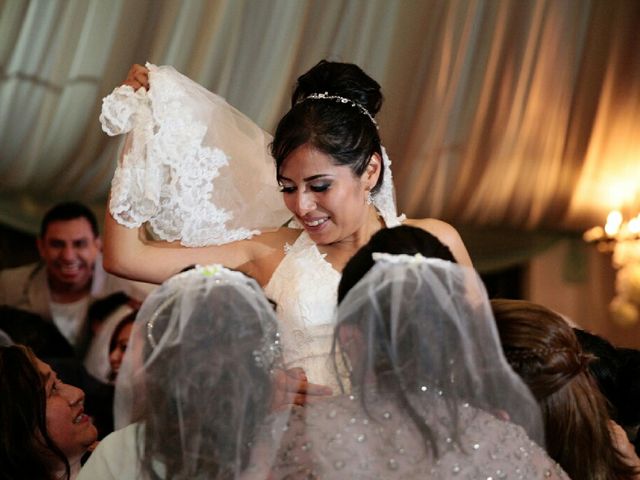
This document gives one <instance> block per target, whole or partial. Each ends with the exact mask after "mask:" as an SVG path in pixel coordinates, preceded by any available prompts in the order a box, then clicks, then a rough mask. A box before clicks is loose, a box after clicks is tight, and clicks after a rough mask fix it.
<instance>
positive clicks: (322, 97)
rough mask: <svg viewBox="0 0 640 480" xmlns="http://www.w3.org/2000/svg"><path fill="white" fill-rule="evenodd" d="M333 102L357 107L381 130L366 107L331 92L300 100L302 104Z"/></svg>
mask: <svg viewBox="0 0 640 480" xmlns="http://www.w3.org/2000/svg"><path fill="white" fill-rule="evenodd" d="M309 99H311V100H333V101H335V102H338V103H344V104H346V105H351V106H352V107H356V108H357V109H358V110H360V113H362V114H363V115H366V116H367V117H368V118H369V120H371V123H373V125H374V126H375V127H376V128H380V127H378V122H376V120H375V118H373V115H371V114H370V113H369V110H367V109H366V108H365V107H364V106H362V105H361V104H359V103H358V102H356V101H354V100H351V99H350V98H346V97H341V96H340V95H329V92H324V93H312V94H310V95H307V96H306V97H305V98H303V99H302V100H300V102H298V103H301V102H304V101H305V100H309Z"/></svg>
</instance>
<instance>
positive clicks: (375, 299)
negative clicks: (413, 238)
mask: <svg viewBox="0 0 640 480" xmlns="http://www.w3.org/2000/svg"><path fill="white" fill-rule="evenodd" d="M375 260H376V263H375V265H374V266H373V267H372V268H371V270H370V271H369V272H368V273H367V274H366V275H365V276H364V277H363V278H362V279H361V280H360V282H358V283H357V284H356V285H355V286H354V287H353V288H352V289H351V291H350V292H349V293H348V294H347V295H346V296H345V298H344V299H343V301H342V302H341V304H340V306H339V308H338V326H337V336H336V338H337V339H338V340H337V341H338V347H339V348H338V349H337V351H338V352H339V353H337V355H338V358H341V357H342V356H346V357H347V358H348V360H349V363H350V364H351V365H352V367H353V371H352V372H351V373H352V376H351V388H352V392H351V393H349V394H341V395H337V396H334V397H331V398H329V399H326V400H324V401H319V402H314V403H313V404H310V405H307V406H305V407H304V408H294V409H293V410H292V411H291V412H287V413H286V414H284V416H285V417H287V419H286V430H285V431H284V437H282V438H281V439H280V442H279V443H277V447H276V448H277V452H275V453H273V455H267V457H268V458H269V459H272V458H273V459H274V460H273V463H272V464H271V465H270V466H269V471H270V474H271V475H272V476H273V478H314V479H315V478H331V479H337V480H340V479H345V480H347V479H349V480H350V479H354V478H385V479H390V480H393V479H396V480H400V479H402V480H413V479H415V480H417V479H449V478H456V479H467V480H470V479H473V480H476V479H488V478H493V479H496V478H514V479H519V478H521V479H543V478H547V477H546V475H550V476H551V478H559V479H566V478H567V477H566V476H565V474H564V473H563V472H562V470H561V469H560V468H559V467H558V466H557V465H556V464H555V462H553V461H552V460H551V459H549V457H548V456H547V455H546V454H545V452H544V450H543V449H542V448H541V447H540V445H539V444H536V443H535V442H534V439H535V440H537V441H539V442H542V441H543V435H542V418H541V415H540V412H539V408H538V405H537V403H536V401H535V399H534V398H533V397H532V395H531V393H530V392H529V390H528V389H527V387H526V386H525V385H524V383H523V382H522V381H521V380H520V378H519V377H518V376H517V375H515V374H514V372H513V371H512V370H511V368H510V367H509V365H508V364H507V362H506V360H505V358H504V356H503V354H502V351H501V348H500V344H499V338H498V335H497V331H496V329H495V325H494V322H493V317H492V314H491V309H490V305H489V301H488V298H487V295H486V292H485V290H484V286H483V285H482V282H481V280H480V278H479V277H478V275H477V274H476V273H475V271H473V269H471V268H467V267H462V266H459V265H456V264H453V263H451V262H447V261H444V260H440V259H433V258H425V257H423V256H419V255H388V254H376V255H375ZM338 380H340V379H338ZM402 392H405V393H402ZM401 397H403V398H405V400H406V403H404V402H403V401H400V398H401ZM407 405H411V407H412V409H413V414H412V415H409V413H408V410H407ZM273 421H274V422H276V424H277V425H278V428H277V429H276V428H274V427H271V428H269V427H268V426H265V428H264V429H263V431H262V434H261V435H262V436H261V439H260V440H259V441H258V442H257V444H258V445H267V444H268V445H273V444H274V442H273V438H275V435H276V434H277V433H281V432H282V427H281V426H280V425H281V422H282V418H281V417H280V416H278V415H276V416H275V417H274V420H273ZM278 421H279V422H280V423H278ZM424 426H426V427H427V428H428V430H429V432H430V437H429V438H431V439H432V440H431V441H427V440H426V438H427V437H425V435H424V431H423V427H424ZM260 452H261V454H264V451H263V450H260ZM253 461H254V463H255V465H256V467H257V469H258V471H259V470H260V467H259V466H260V465H261V462H260V458H255V459H253Z"/></svg>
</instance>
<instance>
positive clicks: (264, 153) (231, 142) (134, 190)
mask: <svg viewBox="0 0 640 480" xmlns="http://www.w3.org/2000/svg"><path fill="white" fill-rule="evenodd" d="M147 66H148V68H149V70H150V72H149V82H150V84H151V88H150V90H149V92H146V91H145V90H144V89H140V90H138V91H137V92H134V91H133V89H132V88H131V87H128V86H122V87H118V88H116V89H115V90H114V91H113V92H112V93H111V94H110V95H109V96H108V97H106V98H105V99H104V100H103V105H102V114H101V115H100V122H101V124H102V129H103V130H104V131H105V132H106V133H107V134H109V135H119V134H123V133H128V135H127V139H126V141H125V144H124V147H123V149H122V153H121V158H120V161H119V164H118V166H117V168H116V172H115V174H114V177H113V181H112V187H111V202H110V204H109V209H110V211H111V214H112V215H113V217H114V218H115V219H116V221H118V222H119V223H121V224H122V225H125V226H127V227H130V228H133V227H138V226H140V225H142V224H143V223H144V222H148V223H149V225H150V227H151V230H152V233H153V234H154V235H155V236H156V237H157V238H159V239H161V240H167V241H174V240H180V241H181V243H182V244H184V245H186V246H204V245H218V244H223V243H228V242H231V241H236V240H242V239H246V238H250V237H251V236H252V235H254V234H257V233H259V232H260V231H261V230H264V229H272V228H277V227H279V226H280V225H282V224H284V223H285V222H286V220H287V219H288V218H290V216H291V214H290V213H289V212H288V210H287V209H286V207H285V206H284V203H283V201H282V195H281V194H280V193H279V191H278V188H277V183H276V173H275V165H274V162H273V159H272V158H271V156H270V155H269V153H268V145H269V142H270V141H271V137H270V136H269V135H268V134H267V133H265V132H264V131H262V130H261V129H260V128H259V127H258V126H257V125H255V124H254V123H253V122H252V121H251V120H250V119H248V118H247V117H245V116H244V115H243V114H242V113H240V112H239V111H237V110H236V109H234V108H233V107H232V106H231V105H229V104H228V103H227V102H226V101H225V100H224V99H223V98H221V97H219V96H217V95H215V94H213V93H211V92H209V91H207V90H206V89H205V88H203V87H201V86H200V85H198V84H197V83H195V82H193V81H191V80H190V79H188V78H187V77H185V76H183V75H181V74H180V73H178V72H177V71H176V70H174V69H173V68H171V67H156V66H154V65H150V64H148V65H147Z"/></svg>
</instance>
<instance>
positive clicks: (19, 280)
mask: <svg viewBox="0 0 640 480" xmlns="http://www.w3.org/2000/svg"><path fill="white" fill-rule="evenodd" d="M37 245H38V251H39V253H40V261H39V262H37V263H34V264H29V265H25V266H22V267H18V268H13V269H6V270H3V271H1V272H0V305H8V306H12V307H16V308H20V309H22V310H26V311H28V312H33V313H36V314H38V315H40V316H41V317H42V318H44V319H46V320H49V321H52V322H53V323H54V324H55V326H56V327H57V328H58V330H59V331H60V333H62V335H63V336H64V337H65V338H66V339H67V341H68V342H69V343H70V344H71V345H72V346H74V347H75V348H76V349H80V350H82V349H83V348H84V346H85V345H86V341H87V339H88V329H87V325H86V317H87V310H88V308H89V305H90V304H91V302H92V301H93V300H94V299H96V298H101V297H104V296H106V295H108V294H110V293H112V292H115V291H124V292H127V293H128V294H129V295H131V296H137V297H141V298H140V300H142V299H143V297H144V294H143V293H142V292H143V290H141V289H140V288H139V286H137V287H136V288H135V289H134V284H133V283H132V282H130V281H128V280H123V279H120V278H118V277H115V276H113V275H109V274H107V273H106V272H105V271H104V270H103V269H102V258H101V254H100V251H101V246H102V245H101V240H100V237H99V234H98V224H97V221H96V217H95V215H94V214H93V212H92V211H91V210H90V209H89V208H88V207H86V206H85V205H83V204H81V203H78V202H67V203H61V204H58V205H56V206H54V207H53V208H52V209H50V210H49V211H48V212H47V213H46V214H45V216H44V218H43V219H42V223H41V228H40V236H39V237H38V239H37ZM134 291H135V294H134Z"/></svg>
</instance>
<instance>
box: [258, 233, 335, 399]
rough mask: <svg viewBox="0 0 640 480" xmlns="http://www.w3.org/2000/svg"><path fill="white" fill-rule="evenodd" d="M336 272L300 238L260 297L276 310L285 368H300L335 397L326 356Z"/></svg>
mask: <svg viewBox="0 0 640 480" xmlns="http://www.w3.org/2000/svg"><path fill="white" fill-rule="evenodd" d="M339 282H340V272H338V271H336V270H335V269H334V268H333V267H332V266H331V264H330V263H329V262H327V261H326V260H325V259H324V256H323V255H322V254H321V253H320V251H319V250H318V247H317V246H316V244H315V243H314V242H313V240H311V238H309V235H308V234H307V232H302V233H301V234H300V236H299V237H298V239H297V240H296V241H295V243H294V244H293V245H292V246H288V247H287V249H286V255H285V257H284V259H283V260H282V262H280V265H278V267H277V268H276V270H275V272H273V275H272V276H271V280H269V283H268V284H267V286H266V287H265V289H264V291H265V294H266V295H267V297H268V298H270V299H271V300H273V301H275V302H276V304H277V309H276V312H277V314H278V321H279V328H280V336H281V338H282V345H283V359H284V362H285V367H302V368H303V369H304V371H305V373H306V375H307V378H308V379H309V381H311V382H312V383H319V384H321V385H328V386H330V387H331V388H333V390H334V392H335V393H337V392H338V391H339V387H338V385H337V382H336V375H335V373H334V372H335V369H334V368H333V364H332V361H331V359H330V358H329V357H330V356H329V352H330V351H331V344H332V340H333V329H334V326H335V318H336V317H335V316H336V304H337V292H338V283H339Z"/></svg>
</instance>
